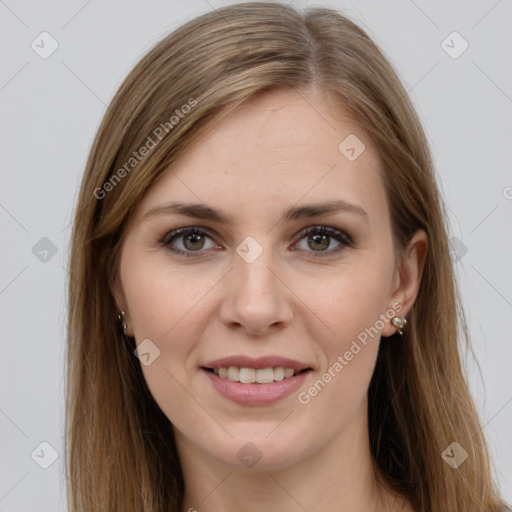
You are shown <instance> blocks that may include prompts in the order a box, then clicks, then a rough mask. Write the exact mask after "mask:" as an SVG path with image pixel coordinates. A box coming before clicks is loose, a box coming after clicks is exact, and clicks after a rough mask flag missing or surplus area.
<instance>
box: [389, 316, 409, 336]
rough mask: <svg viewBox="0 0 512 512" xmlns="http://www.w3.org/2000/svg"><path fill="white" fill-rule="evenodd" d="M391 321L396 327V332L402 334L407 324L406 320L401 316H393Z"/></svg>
mask: <svg viewBox="0 0 512 512" xmlns="http://www.w3.org/2000/svg"><path fill="white" fill-rule="evenodd" d="M391 323H392V324H393V325H394V326H395V327H396V328H397V331H398V334H400V336H402V334H403V333H404V329H405V326H406V325H407V320H406V319H405V318H403V317H401V316H395V317H394V318H393V320H391Z"/></svg>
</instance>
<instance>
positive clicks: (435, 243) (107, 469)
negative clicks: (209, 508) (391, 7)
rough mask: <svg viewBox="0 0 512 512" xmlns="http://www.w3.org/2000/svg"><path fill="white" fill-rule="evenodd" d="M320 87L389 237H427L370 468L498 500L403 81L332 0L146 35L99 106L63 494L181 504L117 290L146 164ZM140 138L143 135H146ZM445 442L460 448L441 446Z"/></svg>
mask: <svg viewBox="0 0 512 512" xmlns="http://www.w3.org/2000/svg"><path fill="white" fill-rule="evenodd" d="M311 87H316V88H317V89H319V90H320V91H323V92H325V93H326V94H328V95H329V97H331V98H333V99H334V100H335V101H336V102H337V104H338V105H339V106H340V107H341V108H343V109H344V111H345V112H348V113H349V114H350V115H351V117H352V119H353V121H354V122H355V123H357V124H358V125H359V126H361V128H362V129H364V130H365V131H366V133H367V134H368V136H369V137H370V138H371V140H372V141H373V143H374V144H375V146H376V147H377V149H378V152H379V154H380V157H381V160H382V163H383V168H384V169H385V186H386V191H387V195H388V200H389V205H390V209H391V216H392V229H393V237H394V240H395V244H396V246H397V247H398V248H403V247H404V246H405V244H407V242H408V241H409V240H410V238H411V236H412V234H413V233H414V232H415V231H416V230H417V229H420V228H421V229H424V230H425V231H426V232H427V235H428V240H429V248H428V253H427V257H426V263H425V267H424V272H423V278H422V282H421V286H420V290H419V294H418V297H417V300H416V302H415V304H414V306H413V309H412V311H411V312H410V315H409V324H408V327H407V330H406V333H405V334H404V336H403V337H400V336H393V337H392V338H390V339H388V340H386V342H385V343H381V347H380V352H379V355H378V359H377V364H376V368H375V372H374V375H373V378H372V381H371V383H370V387H369V414H368V417H369V424H368V428H369V434H370V443H371V451H372V455H373V458H374V464H375V467H376V468H377V469H378V473H379V474H380V475H381V476H382V482H383V484H385V485H386V486H387V487H388V488H390V489H392V490H393V491H395V492H397V493H399V494H401V495H403V496H405V497H407V498H408V499H409V500H410V502H411V504H412V506H413V507H414V508H415V510H416V511H418V512H433V511H435V512H460V511H464V512H470V511H483V512H497V511H498V510H499V509H500V508H502V507H503V506H504V505H505V503H504V502H502V501H501V500H500V498H499V496H498V492H497V489H496V487H495V485H494V482H493V478H492V474H491V470H490V463H489V457H488V452H487V448H486V444H485V440H484V437H483V434H482V425H481V424H480V422H479V419H478V416H477V413H476V410H475V407H474V404H473V402H472V399H471V397H470V394H469V391H468V385H467V382H466V380H465V377H464V373H463V368H462V364H461V357H460V353H459V346H458V343H459V342H460V343H465V342H466V341H467V333H466V329H465V327H464V319H463V314H462V311H461V309H460V307H459V299H458V296H457V291H456V283H455V281H454V274H453V269H452V263H451V259H450V253H449V246H448V239H447V229H446V226H445V220H444V219H445V211H444V207H443V205H442V202H441V200H440V196H439V192H438V188H437V185H436V181H435V174H434V170H433V166H432V161H431V157H430V153H429V149H428V145H427V142H426V139H425V135H424V132H423V130H422V127H421V125H420V123H419V120H418V118H417V115H416V113H415V111H414V109H413V107H412V105H411V103H410V100H409V98H408V96H407V93H406V91H405V89H404V87H403V85H402V84H401V83H400V81H399V79H398V78H397V76H396V74H395V72H394V70H393V68H392V67H391V66H390V64H389V63H388V61H387V60H386V58H385V57H384V56H383V54H382V53H381V51H380V50H379V49H378V48H377V47H376V45H375V44H374V43H373V42H372V40H371V39H370V38H369V37H368V35H367V34H366V33H365V32H364V31H363V30H362V29H361V28H359V27H358V26H357V25H356V24H354V23H353V22H352V21H350V20H349V19H348V18H347V17H345V16H343V15H341V14H340V13H339V12H337V11H334V10H331V9H327V8H309V9H307V10H305V11H303V12H299V11H297V10H295V9H293V8H291V7H288V6H284V5H280V4H275V3H257V2H254V3H245V4H238V5H232V6H228V7H224V8H221V9H217V10H215V11H213V12H210V13H208V14H205V15H202V16H199V17H197V18H195V19H193V20H191V21H189V22H187V23H186V24H185V25H183V26H181V27H180V28H178V29H177V30H176V31H174V32H173V33H171V34H169V35H168V36H167V37H165V38H164V39H163V40H162V41H160V42H159V43H158V44H157V45H156V46H154V47H153V48H152V49H151V50H150V51H149V52H148V53H147V55H145V56H144V57H143V58H142V60H141V61H140V62H139V63H138V64H137V65H136V66H135V68H134V69H133V70H132V71H131V73H130V74H129V75H128V77H127V78H126V79H125V81H124V82H123V84H122V85H121V87H120V88H119V90H118V92H117V93H116V95H115V97H114V99H113V100H112V102H111V104H110V105H109V107H108V110H107V112H106V113H105V116H104V119H103V121H102V123H101V126H100V128H99V131H98V133H97V135H96V138H95V140H94V143H93V146H92V148H91V151H90V155H89V158H88V161H87V166H86V169H85V172H84V176H83V180H82V185H81V189H80V197H79V200H78V204H77V207H76V213H75V219H74V227H73V235H72V246H71V254H70V264H69V270H70V279H69V319H68V347H67V357H68V360H67V372H68V373H67V384H68V385H67V403H66V408H67V409H66V410H67V414H66V432H67V440H66V441H67V442H66V464H67V477H68V480H67V482H68V498H69V510H70V511H71V512H82V511H87V512H93V511H100V510H102V511H103V510H108V511H115V510H119V511H121V510H122V511H123V512H135V511H141V510H145V511H147V512H164V511H166V512H168V511H171V510H172V511H179V510H180V507H181V504H182V498H183V492H184V482H183V478H182V474H181V470H180V464H179V459H178V456H177V452H176V446H175V443H174V437H173V431H172V425H171V423H170V422H169V420H168V419H167V418H166V416H165V415H164V414H163V413H162V411H161V410H160V408H159V407H158V405H157V404H156V402H155V401H154V399H153V398H152V396H151V393H150V392H149V389H148V387H147V385H146V383H145V380H144V378H143V375H142V372H141V369H140V364H139V361H138V360H137V358H136V357H135V356H134V355H133V349H134V348H135V343H134V340H133V338H127V337H125V336H123V335H122V334H121V333H120V330H119V325H118V323H117V322H116V316H117V315H118V313H119V311H118V309H117V307H116V303H115V301H114V298H113V294H112V292H111V289H112V284H113V280H114V278H115V276H116V272H117V270H118V269H117V263H118V257H119V249H120V246H121V242H122V236H123V230H124V227H125V226H126V224H127V221H128V219H129V218H130V216H131V215H132V213H133V212H134V210H135V209H136V207H137V205H138V204H139V203H140V201H141V199H142V197H143V196H144V195H145V193H146V192H147V190H148V189H149V187H151V185H152V184H154V182H155V180H156V179H157V178H158V177H159V176H161V175H162V174H163V173H164V172H166V170H168V169H169V168H170V166H172V163H173V162H174V161H176V159H177V158H178V157H179V156H180V155H182V154H183V153H184V152H186V151H187V149H188V148H190V147H191V146H192V144H193V143H194V142H195V141H196V140H198V139H199V138H200V137H201V136H202V135H204V134H205V133H206V132H207V131H208V130H211V129H212V127H213V125H214V124H215V123H217V122H218V121H220V120H221V119H222V118H223V117H224V116H225V115H227V114H229V113H230V112H232V111H233V110H234V109H236V108H237V107H238V106H240V105H241V104H243V103H244V102H247V101H249V100H251V99H253V98H255V97H256V96H258V95H260V94H263V93H264V92H266V91H269V90H272V89H276V88H288V89H293V90H295V91H297V92H300V91H301V90H307V89H308V88H311ZM142 147H146V151H142V149H141V148H142ZM453 442H457V443H458V444H459V445H460V446H461V447H463V448H464V450H466V451H467V453H468V457H467V459H466V460H465V461H464V462H463V463H462V464H461V465H460V466H459V467H458V468H452V467H451V466H450V465H449V464H447V462H445V460H444V459H443V457H442V453H443V452H444V450H445V449H446V448H447V447H448V446H449V445H450V444H451V443H453Z"/></svg>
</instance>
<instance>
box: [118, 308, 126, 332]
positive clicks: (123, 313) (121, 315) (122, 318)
mask: <svg viewBox="0 0 512 512" xmlns="http://www.w3.org/2000/svg"><path fill="white" fill-rule="evenodd" d="M125 314H126V313H125V312H124V311H121V313H120V314H119V315H117V319H118V320H119V322H120V323H121V325H122V327H123V331H126V329H128V325H127V324H126V322H125V320H124V315H125Z"/></svg>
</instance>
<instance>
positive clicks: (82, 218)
mask: <svg viewBox="0 0 512 512" xmlns="http://www.w3.org/2000/svg"><path fill="white" fill-rule="evenodd" d="M70 269H71V275H72V279H71V280H70V284H69V333H68V337H69V345H68V383H69V386H68V402H67V410H68V416H67V427H68V428H67V431H68V432H69V435H68V446H67V455H68V460H67V463H68V477H69V479H68V482H69V497H70V510H72V511H73V512H74V511H93V510H109V511H113V510H123V511H135V510H145V511H155V512H156V511H162V512H163V511H186V510H189V511H190V510H199V511H203V510H204V511H209V510H212V511H213V510H269V511H272V510H308V511H310V512H313V511H316V510H320V509H321V510H324V511H325V510H337V511H339V510H342V511H349V510H350V511H357V510H364V511H377V510H378V511H388V510H389V511H398V510H400V511H415V512H427V511H429V512H431V511H436V512H437V511H443V512H460V511H462V510H464V511H466V512H469V511H486V512H498V511H499V510H502V509H504V507H505V503H504V502H503V501H502V500H501V499H500V498H499V495H498V492H497V489H496V488H495V485H494V482H493V479H492V475H491V471H490V467H489V459H488V454H487V449H486V445H485V440H484V438H483V434H482V426H481V424H480V422H479V420H478V417H477V414H476V411H475V407H474V405H473V402H472V399H471V397H470V395H469V392H468V386H467V383H466V381H465V379H464V376H463V373H462V369H461V361H460V357H459V353H458V347H457V339H458V337H463V336H464V335H465V328H464V323H463V316H462V312H461V311H460V309H459V306H458V300H457V292H456V285H455V282H454V278H453V270H452V264H451V261H450V255H449V248H448V242H447V235H446V227H445V221H444V209H443V206H442V203H441V200H440V197H439V192H438V189H437V185H436V182H435V178H434V171H433V169H432V163H431V159H430V155H429V150H428V147H427V143H426V140H425V136H424V133H423V131H422V128H421V126H420V123H419V121H418V119H417V116H416V114H415V112H414V110H413V108H412V106H411V103H410V101H409V99H408V97H407V94H406V92H405V90H404V88H403V86H402V85H401V83H400V82H399V80H398V78H397V76H396V74H395V72H394V71H393V69H392V68H391V66H390V64H389V63H388V62H387V61H386V59H385V57H384V56H383V55H382V53H381V52H380V51H379V50H378V48H377V47H376V46H375V44H374V43H373V42H372V41H371V40H370V39H369V37H368V36H367V35H366V34H365V33H364V32H363V31H362V30H361V29H360V28H359V27H357V26H356V25H355V24H354V23H352V22H351V21H349V20H348V19H347V18H345V17H343V16H342V15H340V14H339V13H337V12H336V11H333V10H329V9H310V10H309V11H307V12H305V13H303V14H301V13H299V12H297V11H296V10H294V9H293V8H291V7H287V6H284V5H279V4H271V3H246V4H238V5H233V6H229V7H225V8H222V9H218V10H216V11H213V12H211V13H209V14H206V15H203V16H200V17H198V18H196V19H194V20H192V21H190V22H188V23H186V24H185V25H184V26H182V27H181V28H179V29H177V30H176V31H175V32H173V33H172V34H170V35H169V36H167V37H166V38H165V39H163V40H162V41H161V42H160V43H158V44H157V45H156V46H155V47H154V48H153V49H152V50H151V51H150V52H149V53H148V54H147V55H146V56H145V57H144V58H143V59H142V60H141V61H140V62H139V63H138V64H137V65H136V67H135V68H134V69H133V71H132V72H131V73H130V75H129V76H128V77H127V79H126V80H125V81H124V83H123V84H122V86H121V87H120V89H119V91H118V92H117V94H116V96H115V98H114V99H113V101H112V103H111V105H110V107H109V109H108V111H107V113H106V115H105V118H104V120H103V122H102V125H101V127H100V129H99V132H98V134H97V136H96V139H95V142H94V145H93V147H92V150H91V153H90V157H89V160H88V162H87V168H86V170H85V174H84V177H83V182H82V187H81V191H80V198H79V202H78V206H77V213H76V217H75V223H74V232H73V239H72V252H71V260H70Z"/></svg>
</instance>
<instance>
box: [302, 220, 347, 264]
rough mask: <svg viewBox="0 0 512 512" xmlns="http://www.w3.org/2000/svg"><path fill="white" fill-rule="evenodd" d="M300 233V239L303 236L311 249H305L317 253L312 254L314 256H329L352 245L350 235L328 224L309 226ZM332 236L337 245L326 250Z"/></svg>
mask: <svg viewBox="0 0 512 512" xmlns="http://www.w3.org/2000/svg"><path fill="white" fill-rule="evenodd" d="M301 235H302V236H301V240H303V239H304V238H305V239H306V244H307V247H308V248H312V249H313V250H312V251H308V249H305V250H306V251H308V252H313V253H317V254H314V257H320V258H321V257H324V256H329V255H332V254H334V253H338V252H340V251H343V250H344V249H345V248H346V247H351V246H352V245H353V240H352V238H351V237H350V235H348V234H347V233H344V232H343V231H340V230H339V229H335V228H331V227H328V226H311V227H309V228H307V229H305V230H304V231H302V233H301ZM333 238H334V239H335V240H336V241H337V242H338V245H337V246H336V247H335V248H334V249H331V250H327V249H328V248H329V247H330V246H331V245H332V243H331V242H332V239H333ZM301 250H303V249H301Z"/></svg>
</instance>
